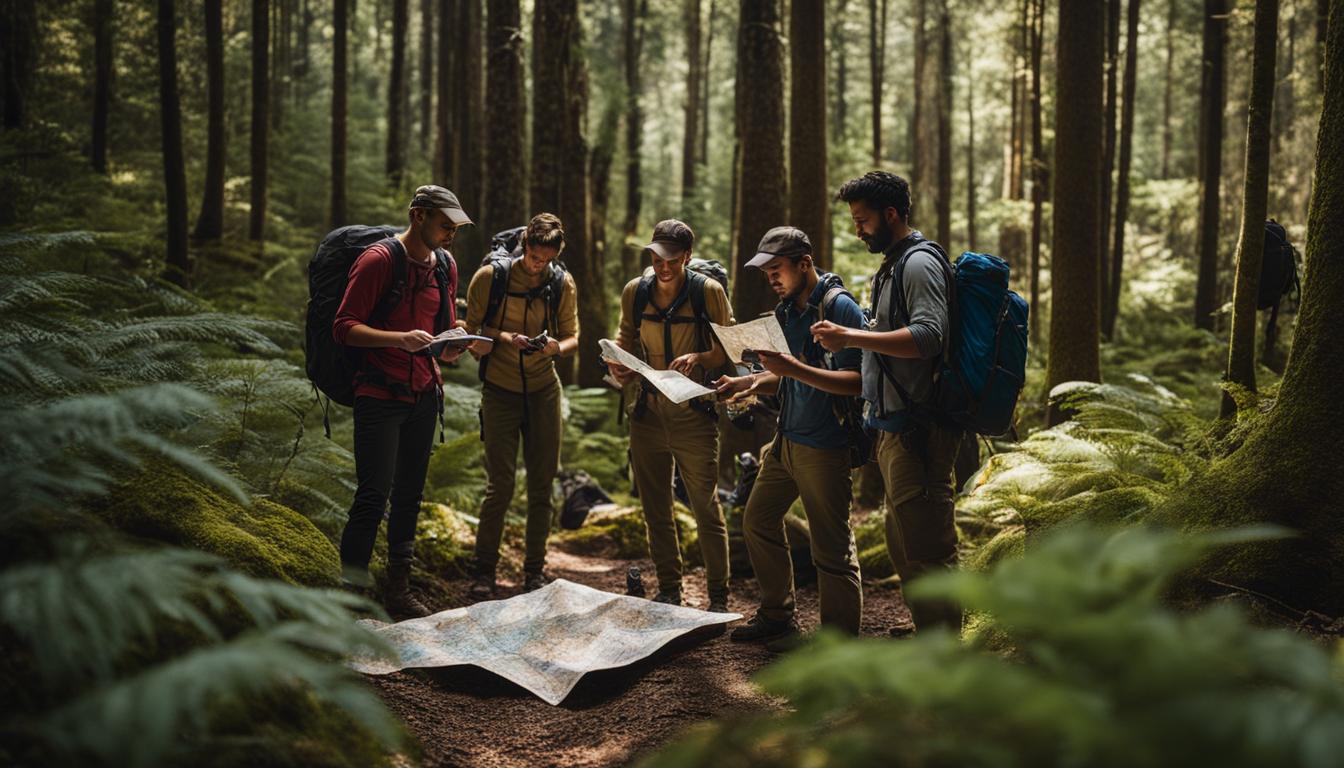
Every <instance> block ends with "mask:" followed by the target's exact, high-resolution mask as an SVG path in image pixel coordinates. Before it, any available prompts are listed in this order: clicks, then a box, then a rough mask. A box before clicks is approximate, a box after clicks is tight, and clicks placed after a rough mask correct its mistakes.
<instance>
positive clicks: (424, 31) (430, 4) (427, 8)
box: [416, 0, 435, 155]
mask: <svg viewBox="0 0 1344 768" xmlns="http://www.w3.org/2000/svg"><path fill="white" fill-rule="evenodd" d="M418 85H419V89H418V90H419V92H420V108H419V109H417V110H416V114H417V115H419V116H420V135H419V139H420V154H421V155H424V154H425V153H427V152H429V149H430V145H429V136H430V133H431V130H430V129H431V127H432V125H433V122H434V121H433V120H432V119H431V116H432V115H434V114H435V112H434V0H420V82H419V83H418Z"/></svg>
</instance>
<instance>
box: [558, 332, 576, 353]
mask: <svg viewBox="0 0 1344 768" xmlns="http://www.w3.org/2000/svg"><path fill="white" fill-rule="evenodd" d="M555 341H556V343H557V344H559V345H560V348H559V349H558V350H557V351H556V353H555V356H556V357H569V356H570V355H572V354H574V353H575V352H577V351H578V350H579V337H578V336H577V335H574V336H566V337H565V338H563V339H556V340H555Z"/></svg>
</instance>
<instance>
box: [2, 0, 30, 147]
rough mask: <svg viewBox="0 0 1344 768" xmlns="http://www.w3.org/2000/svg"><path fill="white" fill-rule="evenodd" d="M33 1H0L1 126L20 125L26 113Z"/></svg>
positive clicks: (18, 126) (28, 90)
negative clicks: (2, 112) (2, 82)
mask: <svg viewBox="0 0 1344 768" xmlns="http://www.w3.org/2000/svg"><path fill="white" fill-rule="evenodd" d="M38 34H39V29H38V24H37V3H36V2H35V0H5V2H3V3H0V43H3V45H0V76H3V79H4V126H5V127H6V128H22V127H23V125H24V123H25V121H26V120H27V117H28V97H29V96H30V95H31V91H32V87H33V73H34V72H35V71H36V69H37V51H38V39H37V38H38Z"/></svg>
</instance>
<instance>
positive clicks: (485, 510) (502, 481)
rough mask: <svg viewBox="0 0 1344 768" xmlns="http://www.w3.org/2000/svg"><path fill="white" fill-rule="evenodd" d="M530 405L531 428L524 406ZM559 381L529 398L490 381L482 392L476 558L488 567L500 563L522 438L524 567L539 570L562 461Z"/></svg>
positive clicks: (492, 568) (544, 552) (487, 569)
mask: <svg viewBox="0 0 1344 768" xmlns="http://www.w3.org/2000/svg"><path fill="white" fill-rule="evenodd" d="M525 407H526V408H527V428H526V429H525V430H524V428H523V409H524V408H525ZM560 430H561V423H560V385H559V384H556V385H555V386H552V387H550V388H548V389H544V390H542V391H540V392H529V393H528V396H527V398H526V399H524V398H523V396H522V395H521V394H519V393H517V392H510V391H508V390H506V389H501V388H500V387H496V386H493V385H490V384H486V385H485V386H484V388H483V389H482V391H481V432H482V439H483V441H484V443H485V474H486V484H485V499H484V500H483V501H482V502H481V521H480V524H479V525H478V526H477V528H476V563H477V565H478V567H479V568H480V569H482V570H483V571H486V572H490V571H493V570H494V568H495V566H496V565H497V564H498V563H499V544H500V541H501V540H502V538H503V536H504V516H505V514H507V513H508V511H509V504H510V502H512V501H513V488H514V479H515V477H516V474H517V471H518V439H519V438H520V437H521V438H522V441H523V468H524V471H525V472H526V475H527V538H526V541H527V551H526V554H525V556H524V560H523V570H524V571H526V572H527V573H541V570H542V567H543V566H544V565H545V564H546V537H547V536H549V535H550V532H551V517H552V515H553V514H554V507H553V506H552V505H551V483H552V481H554V480H555V473H556V470H557V469H559V465H560Z"/></svg>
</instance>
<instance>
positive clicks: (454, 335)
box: [419, 328, 494, 357]
mask: <svg viewBox="0 0 1344 768" xmlns="http://www.w3.org/2000/svg"><path fill="white" fill-rule="evenodd" d="M474 341H488V342H491V343H494V339H491V338H490V337H488V336H473V335H472V334H470V333H467V332H466V330H464V329H462V328H449V329H448V330H446V331H444V332H443V333H440V334H439V335H438V336H435V337H434V340H433V341H431V342H429V343H428V344H426V345H425V346H423V347H421V348H420V350H419V352H420V354H427V355H433V356H434V357H438V356H439V355H442V354H443V350H444V349H446V348H448V347H465V346H467V345H468V344H471V343H472V342H474Z"/></svg>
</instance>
